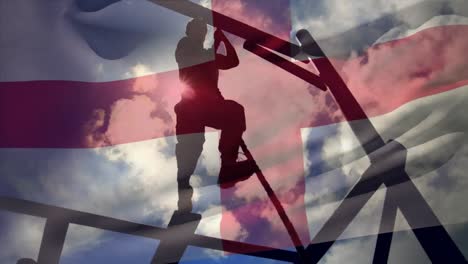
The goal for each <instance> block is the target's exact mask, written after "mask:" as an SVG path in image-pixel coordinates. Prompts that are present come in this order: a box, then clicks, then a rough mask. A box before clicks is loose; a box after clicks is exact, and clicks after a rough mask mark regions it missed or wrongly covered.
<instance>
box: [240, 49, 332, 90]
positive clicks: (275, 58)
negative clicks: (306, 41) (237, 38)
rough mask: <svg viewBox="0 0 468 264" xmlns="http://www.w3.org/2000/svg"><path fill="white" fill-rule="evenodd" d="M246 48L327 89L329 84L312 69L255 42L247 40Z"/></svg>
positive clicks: (322, 88) (320, 87) (316, 85)
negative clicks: (303, 66)
mask: <svg viewBox="0 0 468 264" xmlns="http://www.w3.org/2000/svg"><path fill="white" fill-rule="evenodd" d="M244 49H246V50H248V51H250V52H252V53H253V54H255V55H257V56H259V57H261V58H262V59H264V60H266V61H268V62H270V63H272V64H274V65H276V66H278V67H280V68H281V69H283V70H285V71H287V72H289V73H291V74H292V75H294V76H296V77H298V78H300V79H302V80H304V81H306V82H308V83H310V84H312V85H314V86H315V87H317V88H318V89H320V90H322V91H326V90H327V86H326V85H325V83H324V82H323V81H322V79H321V78H320V77H319V76H317V75H315V74H313V73H311V72H310V71H308V70H306V69H304V68H302V67H300V66H298V65H296V64H294V63H292V62H290V61H288V60H286V59H284V58H282V57H280V56H278V55H276V54H274V53H273V52H271V51H269V50H267V49H265V48H263V47H261V46H259V45H258V44H256V43H254V42H249V41H245V42H244Z"/></svg>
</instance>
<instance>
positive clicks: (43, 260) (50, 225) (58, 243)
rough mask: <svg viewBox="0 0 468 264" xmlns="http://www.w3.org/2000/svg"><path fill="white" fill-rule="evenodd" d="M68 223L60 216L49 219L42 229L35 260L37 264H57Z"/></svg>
mask: <svg viewBox="0 0 468 264" xmlns="http://www.w3.org/2000/svg"><path fill="white" fill-rule="evenodd" d="M67 230H68V222H67V221H65V219H61V218H60V216H58V215H56V216H55V217H52V218H49V219H47V221H46V224H45V227H44V233H43V235H42V242H41V247H40V249H39V256H38V258H37V263H38V264H59V263H60V256H61V255H62V249H63V245H64V243H65V237H66V236H67Z"/></svg>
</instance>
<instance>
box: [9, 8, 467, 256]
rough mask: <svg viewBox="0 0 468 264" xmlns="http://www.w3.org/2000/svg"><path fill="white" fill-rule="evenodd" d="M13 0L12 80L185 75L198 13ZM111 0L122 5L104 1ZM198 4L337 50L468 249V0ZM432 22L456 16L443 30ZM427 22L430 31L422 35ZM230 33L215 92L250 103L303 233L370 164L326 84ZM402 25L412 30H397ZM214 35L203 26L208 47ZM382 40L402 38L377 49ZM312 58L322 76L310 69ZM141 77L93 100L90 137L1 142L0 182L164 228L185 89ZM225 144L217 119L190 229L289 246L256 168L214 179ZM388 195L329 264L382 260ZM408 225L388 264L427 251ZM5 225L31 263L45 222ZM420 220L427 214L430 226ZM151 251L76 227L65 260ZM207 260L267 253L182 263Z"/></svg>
mask: <svg viewBox="0 0 468 264" xmlns="http://www.w3.org/2000/svg"><path fill="white" fill-rule="evenodd" d="M6 1H8V0H3V2H1V4H2V5H3V6H2V8H1V9H0V17H1V20H2V21H7V23H2V24H1V25H2V33H1V34H2V36H6V38H2V40H1V41H0V57H2V61H1V62H0V81H1V82H17V81H35V80H65V81H85V82H106V81H114V80H125V79H131V78H136V77H141V76H147V77H146V78H149V80H150V82H151V83H152V85H154V86H155V87H157V89H166V90H169V89H168V88H167V86H168V85H174V82H172V81H167V79H170V78H169V77H165V75H164V76H163V77H161V76H162V75H161V74H160V73H163V72H164V73H169V75H170V74H171V72H172V73H174V72H175V70H176V69H177V65H176V63H175V60H174V58H173V52H174V46H175V44H176V43H177V41H178V40H179V39H180V38H181V37H182V36H183V33H184V27H185V24H186V22H187V21H188V18H185V17H183V16H181V15H178V14H175V13H173V12H171V11H168V10H165V9H163V8H161V7H157V6H155V5H153V4H151V3H149V2H147V1H139V0H121V1H117V2H116V1H94V3H93V2H91V1H85V0H83V1H79V0H66V1H63V0H54V1H49V0H44V1H32V0H17V1H10V2H6ZM110 2H116V3H115V4H112V5H108V4H109V3H110ZM101 3H102V5H101ZM201 3H202V4H204V5H205V6H211V7H212V8H214V9H216V10H219V11H220V12H223V13H224V14H226V15H229V16H231V17H234V18H236V19H239V20H241V21H243V22H245V23H248V24H250V25H253V26H255V27H257V28H259V29H262V30H264V31H266V32H269V33H271V34H275V35H277V36H280V37H282V38H285V39H288V38H290V37H291V36H294V33H295V32H296V31H297V30H299V29H302V28H306V29H308V30H309V31H310V32H311V33H312V34H313V35H314V36H315V37H316V38H317V39H318V42H319V44H320V45H321V46H322V47H323V49H324V50H325V52H326V53H327V54H328V55H330V56H331V57H333V58H334V60H333V63H334V64H335V66H336V67H337V68H338V70H339V72H340V74H341V75H342V76H343V78H344V79H345V81H346V83H347V84H348V85H349V86H350V89H351V90H352V91H353V93H354V94H355V95H356V97H357V98H358V100H359V102H360V103H361V104H362V105H363V107H364V109H365V111H366V113H367V114H368V115H369V116H371V117H372V122H373V123H374V124H375V126H376V128H377V129H378V131H379V132H380V133H381V134H382V136H383V137H384V139H385V140H388V139H397V140H398V141H399V142H401V143H402V144H403V145H404V146H405V147H406V148H408V158H407V164H406V170H407V172H408V174H410V176H411V177H412V178H413V179H414V183H415V185H416V186H417V187H418V189H419V190H420V192H421V193H422V194H423V196H424V197H425V198H426V200H427V202H428V203H429V205H430V206H431V207H432V208H433V210H434V212H435V213H436V215H437V216H438V217H439V219H440V220H441V222H442V223H444V224H445V225H446V228H447V230H448V231H449V233H450V235H451V236H452V238H453V239H454V240H455V242H456V243H457V244H458V245H459V246H460V248H461V250H462V251H463V252H464V253H465V255H466V254H468V247H467V246H466V245H467V244H466V238H467V226H466V224H465V222H466V221H467V218H468V215H467V213H466V212H465V211H464V210H461V208H463V201H464V199H465V197H466V195H467V191H466V190H468V188H467V187H468V186H467V185H468V181H467V180H466V177H465V176H464V175H463V172H464V171H465V168H464V166H465V164H464V163H465V162H464V161H466V158H467V155H468V145H467V144H466V143H467V137H466V131H467V128H468V126H467V124H466V121H465V120H466V118H464V108H465V102H466V99H467V97H468V87H466V86H464V85H465V84H464V83H463V81H464V80H465V79H466V76H467V72H466V65H465V62H464V58H463V57H462V56H459V55H460V54H462V52H463V51H464V47H466V45H467V43H466V40H464V39H463V38H457V36H459V35H461V34H462V32H464V31H463V30H466V29H465V28H464V26H463V25H465V24H467V22H468V21H467V18H466V17H465V16H464V15H465V14H466V13H468V12H467V11H466V10H468V7H467V6H466V4H465V5H463V3H462V2H461V1H448V2H442V1H425V2H424V1H421V0H407V1H401V0H392V1H375V0H374V1H372V0H365V1H359V3H352V4H351V3H349V1H343V0H333V1H322V0H314V1H306V0H295V1H287V0H275V1H272V2H271V3H270V1H268V3H266V2H259V1H247V0H230V1H221V0H216V1H212V3H210V1H201ZM3 7H5V8H3ZM414 10H417V11H418V12H414ZM409 14H411V15H409ZM441 14H443V16H439V15H441ZM466 15H467V16H468V14H466ZM18 17H22V18H24V19H21V20H18V19H17V18H18ZM169 25H170V26H169ZM437 25H450V26H451V27H450V29H448V30H443V31H440V30H439V31H438V30H437V29H435V30H432V28H434V26H437ZM423 29H430V30H426V31H424V32H423V33H422V34H418V32H420V31H422V30H423ZM228 36H229V37H230V39H231V40H232V41H233V43H235V45H236V49H237V51H238V52H239V56H240V57H241V65H240V67H238V68H236V69H233V70H231V71H229V72H223V73H222V74H221V78H220V79H221V80H220V87H221V89H222V92H223V94H224V96H225V97H226V98H232V99H235V100H236V101H238V102H240V103H241V104H243V105H244V107H245V108H246V109H247V110H246V111H247V113H246V115H247V127H248V133H246V135H245V140H246V142H247V143H248V144H249V146H251V148H252V150H253V152H254V154H255V155H256V157H258V159H259V160H258V163H259V164H260V166H261V167H262V168H263V169H264V171H265V174H266V175H267V177H268V179H269V181H270V183H271V184H272V186H273V188H274V189H275V190H276V191H277V192H278V195H279V196H280V199H281V201H282V202H283V203H284V206H285V207H286V209H287V212H288V213H289V214H290V216H292V218H293V222H294V223H295V224H296V227H297V229H298V231H299V233H300V236H301V238H302V239H303V241H304V242H306V241H307V240H308V239H310V238H312V237H314V235H315V234H316V233H317V232H318V230H319V229H320V227H321V226H322V225H323V223H324V222H325V221H326V219H327V218H328V217H329V216H330V215H331V213H332V212H333V210H334V209H335V208H336V207H337V206H338V204H339V202H340V201H341V200H342V199H343V198H344V195H345V194H346V193H347V191H349V190H350V188H351V187H352V186H353V185H354V183H355V182H356V180H357V179H358V178H359V176H360V175H361V174H362V173H363V172H364V171H365V170H366V168H367V167H368V166H369V161H368V159H367V157H365V154H364V152H363V150H362V149H361V148H360V147H359V144H358V142H357V140H356V138H355V136H354V135H353V132H352V131H351V130H350V128H349V125H348V124H347V123H346V122H343V121H344V118H343V115H342V113H341V112H340V110H339V109H338V107H337V105H336V103H335V102H334V101H333V99H332V97H331V95H330V94H329V93H328V92H326V93H320V92H319V91H318V90H316V89H315V88H314V87H312V86H310V85H308V84H306V83H304V82H303V81H301V80H299V79H296V78H295V77H293V76H291V75H289V74H287V73H285V72H282V71H281V70H280V69H276V68H275V67H274V66H271V65H269V64H267V63H266V62H263V61H261V60H260V59H259V58H257V57H255V56H253V55H251V54H248V53H247V52H246V51H244V50H242V40H241V39H239V38H236V37H235V36H232V35H228ZM403 37H408V39H410V40H409V41H407V42H398V41H393V40H395V39H399V38H403ZM411 37H412V38H411ZM291 39H292V41H294V39H293V38H292V37H291ZM210 40H211V38H210V36H209V37H208V39H207V45H209V44H210ZM392 41H393V42H392ZM411 41H413V42H411ZM376 43H392V44H391V45H385V44H382V45H380V46H378V47H376V48H371V49H368V47H369V46H371V45H373V44H376ZM401 43H403V44H405V43H410V45H402V44H401ZM348 44H350V45H348ZM395 47H396V48H395ZM415 47H417V48H415ZM393 48H395V49H393ZM434 50H436V51H437V54H436V58H433V51H434ZM364 51H366V52H364ZM428 54H430V55H428ZM304 67H306V68H308V69H310V70H312V71H314V68H313V66H312V65H307V66H305V65H304ZM148 76H149V77H148ZM135 80H136V81H135V82H133V86H132V87H131V89H132V90H133V91H136V92H140V94H135V95H134V96H131V97H128V98H120V99H119V100H116V101H115V102H112V105H111V107H110V110H111V113H107V112H105V111H103V110H102V109H96V111H94V112H93V114H94V115H93V116H92V117H90V120H89V121H90V123H89V124H91V129H90V130H87V134H86V135H85V136H86V138H87V139H89V140H90V141H92V145H93V146H94V148H71V149H64V148H61V149H53V148H46V149H44V148H2V149H0V168H1V172H2V175H3V176H2V178H1V179H2V184H1V185H0V192H1V194H2V195H7V196H10V197H17V198H22V199H28V200H32V201H37V202H41V203H46V204H53V205H58V206H62V207H67V208H72V209H75V210H81V211H85V212H91V213H95V214H100V215H105V216H111V217H115V218H119V219H125V220H129V221H134V222H140V223H146V224H150V225H155V226H160V227H165V226H167V223H168V221H169V219H170V217H171V214H172V212H173V210H174V209H175V208H176V203H177V196H176V180H175V175H176V161H175V157H174V146H175V143H176V140H175V138H174V136H170V134H171V133H170V132H168V133H167V134H166V135H168V136H167V137H164V138H161V137H159V138H153V137H155V136H154V135H156V134H158V133H160V131H162V130H164V132H167V131H170V130H171V129H172V126H173V125H174V121H173V120H175V116H174V113H173V111H172V106H173V105H174V104H175V103H176V101H177V100H178V97H177V96H174V94H177V88H176V87H174V89H173V90H172V91H171V92H168V93H166V94H165V95H170V96H168V97H164V98H162V99H161V100H155V99H154V98H155V96H159V95H161V93H157V92H155V93H153V94H152V95H150V96H148V95H145V94H144V93H141V92H148V91H150V89H151V88H148V85H147V80H148V79H145V81H144V82H141V81H140V82H139V80H140V79H135ZM452 84H456V86H455V87H457V89H453V88H454V87H452V86H453V85H452ZM1 85H2V83H0V86H1ZM451 85H452V86H451ZM160 87H164V88H160ZM244 87H245V89H244ZM166 90H164V91H166ZM442 91H444V93H440V92H442ZM158 109H159V110H158ZM161 109H163V110H164V111H163V110H161ZM156 110H158V111H156ZM163 113H164V114H163ZM265 113H268V114H265ZM106 115H110V117H109V119H110V121H109V122H110V124H109V126H108V128H107V130H106V131H104V132H102V131H101V132H99V133H101V134H96V133H97V132H96V131H95V130H93V129H92V128H93V127H100V126H102V122H103V119H104V117H103V116H106ZM354 122H359V121H354ZM142 124H144V126H142ZM158 135H159V134H158ZM122 138H125V139H127V138H131V139H132V138H147V140H144V141H138V142H132V143H127V144H118V145H116V144H117V142H122V141H125V139H122ZM217 141H218V134H217V133H216V132H214V131H212V130H209V133H207V135H206V142H205V145H204V151H203V155H202V157H201V159H200V162H199V164H198V167H197V170H196V172H195V175H194V176H193V177H192V179H191V182H192V185H193V186H194V187H195V195H194V211H196V212H199V213H201V214H202V215H203V220H202V222H201V223H200V225H199V227H198V229H197V231H196V232H197V233H199V234H205V235H209V236H214V237H223V238H228V239H233V240H239V241H248V242H251V243H259V244H266V245H270V246H278V247H282V248H291V244H290V243H289V240H288V237H287V235H286V233H285V230H284V228H283V226H282V225H281V222H280V220H279V218H278V216H277V215H276V212H275V211H274V208H273V206H272V205H271V204H270V203H269V202H268V198H267V196H266V195H265V194H264V193H263V191H262V190H261V186H260V185H259V183H258V182H257V181H256V179H250V180H248V181H246V182H243V183H241V184H238V185H237V186H236V188H234V189H232V190H227V191H225V192H224V193H221V194H220V190H219V188H218V187H217V186H216V180H217V174H218V171H219V162H220V160H219V154H218V151H217ZM278 149H281V150H284V151H282V152H278V151H277V150H278ZM285 175H287V176H285ZM285 177H287V180H285ZM384 197H385V188H384V187H383V186H382V187H381V189H380V190H379V191H378V192H376V193H375V194H374V196H373V197H372V199H371V201H370V202H369V203H368V204H366V206H365V207H364V209H363V210H362V211H361V212H360V214H359V215H358V216H357V217H356V218H355V219H354V221H353V222H352V224H351V225H350V226H349V227H348V228H347V229H346V230H345V232H344V233H343V235H342V236H341V238H353V237H362V236H366V237H364V238H356V239H350V240H346V242H340V243H337V244H336V245H334V246H333V247H332V248H331V250H330V251H329V252H328V254H327V255H326V256H325V257H324V258H323V259H322V262H323V263H342V261H343V260H347V261H348V262H349V261H350V260H352V263H367V262H371V259H372V254H373V250H374V246H375V239H376V236H375V235H376V234H377V232H378V225H379V221H380V212H381V210H382V209H381V208H382V201H383V199H384ZM304 206H305V207H304ZM304 208H305V209H304ZM405 221H406V220H405V218H404V216H403V215H402V214H401V213H400V212H399V213H398V216H397V224H396V227H395V228H396V230H399V231H401V232H399V233H397V234H396V235H395V238H394V241H393V243H392V248H391V254H390V262H392V263H401V262H402V261H403V260H406V261H407V260H408V259H411V261H412V262H418V263H427V262H428V259H427V256H426V255H425V253H424V250H423V249H422V248H421V246H420V245H419V243H418V242H417V240H416V239H415V237H414V235H413V234H412V233H411V232H408V231H407V230H408V228H409V227H408V224H407V223H406V222H405ZM0 223H1V227H0V228H1V229H2V233H4V234H6V235H3V236H2V237H1V238H0V241H1V244H2V245H6V246H5V247H4V250H2V252H0V262H1V263H15V261H16V260H17V259H19V258H20V257H30V258H34V259H35V258H36V257H37V254H38V250H39V245H40V239H41V235H42V230H43V227H44V219H40V218H35V217H30V216H25V215H17V214H12V213H8V212H3V211H2V212H0ZM418 224H419V225H421V227H422V226H425V223H424V221H423V220H422V221H421V223H418ZM157 245H158V241H154V240H149V239H143V238H138V237H132V236H127V235H122V234H116V233H112V232H106V231H102V230H95V229H93V228H89V227H83V226H75V225H72V226H70V228H69V231H68V233H67V239H66V242H65V248H64V252H63V254H62V260H61V261H62V262H63V263H83V262H87V263H107V262H112V263H148V262H149V260H150V259H151V257H152V255H153V253H154V250H155V248H156V247H157ZM208 260H209V261H212V262H214V263H218V262H222V263H224V262H226V263H238V262H240V261H245V262H249V261H250V262H255V263H272V262H271V261H269V260H261V259H257V258H251V257H243V256H232V255H231V256H224V255H222V253H220V252H215V251H210V250H204V249H199V248H195V247H190V248H189V249H188V250H187V252H186V254H185V255H184V261H187V262H190V261H192V262H200V263H207V262H208Z"/></svg>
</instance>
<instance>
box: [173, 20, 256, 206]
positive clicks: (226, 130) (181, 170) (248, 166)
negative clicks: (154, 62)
mask: <svg viewBox="0 0 468 264" xmlns="http://www.w3.org/2000/svg"><path fill="white" fill-rule="evenodd" d="M206 34H207V25H206V23H204V22H203V21H202V20H200V19H193V20H192V21H190V22H189V23H188V24H187V28H186V36H185V37H183V38H182V39H181V40H180V41H179V43H178V45H177V49H176V52H175V56H176V61H177V63H178V65H179V78H180V81H181V83H182V85H183V89H182V96H181V97H182V99H181V101H180V102H179V103H178V104H177V105H176V106H175V108H174V110H175V112H176V115H177V124H176V133H177V141H178V143H177V145H176V158H177V166H178V173H177V182H178V189H179V202H178V206H179V210H182V211H191V210H192V202H191V199H192V194H193V189H192V187H191V186H190V183H189V181H190V176H191V175H192V174H193V172H194V170H195V167H196V165H197V161H198V158H199V157H200V154H201V152H202V149H203V143H204V141H205V137H204V131H205V126H208V127H213V128H216V129H220V130H221V138H220V142H219V151H220V152H221V170H220V173H219V179H218V184H219V185H220V186H221V187H222V188H227V187H231V186H232V185H234V184H235V183H236V182H238V181H240V180H245V179H247V178H249V177H250V176H251V175H252V174H253V173H254V172H255V171H256V170H257V166H256V165H255V162H254V161H252V160H244V161H237V156H238V152H239V146H240V144H241V142H242V134H243V132H244V131H245V129H246V123H245V114H244V108H243V107H242V106H241V105H240V104H238V103H237V102H234V101H232V100H225V99H224V97H223V96H222V95H221V92H220V90H219V88H218V78H219V70H227V69H231V68H234V67H236V66H238V65H239V58H238V57H237V53H236V51H235V49H234V47H233V46H232V44H231V43H230V42H229V40H228V39H227V38H226V36H225V35H224V34H223V32H222V31H221V30H216V31H215V33H214V45H213V47H212V48H210V49H204V47H203V43H204V41H205V37H206ZM221 42H222V43H224V46H225V49H226V55H223V54H218V53H216V51H217V49H218V48H219V45H220V44H221Z"/></svg>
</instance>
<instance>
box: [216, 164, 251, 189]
mask: <svg viewBox="0 0 468 264" xmlns="http://www.w3.org/2000/svg"><path fill="white" fill-rule="evenodd" d="M259 170H260V169H259V168H258V166H257V164H256V163H255V161H253V160H243V161H237V162H233V163H223V164H221V170H220V171H219V178H218V185H219V186H220V187H221V188H230V187H232V186H234V185H235V184H236V183H237V182H240V181H245V180H247V179H248V178H250V176H252V175H253V174H254V173H255V172H257V171H259Z"/></svg>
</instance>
